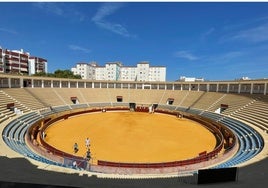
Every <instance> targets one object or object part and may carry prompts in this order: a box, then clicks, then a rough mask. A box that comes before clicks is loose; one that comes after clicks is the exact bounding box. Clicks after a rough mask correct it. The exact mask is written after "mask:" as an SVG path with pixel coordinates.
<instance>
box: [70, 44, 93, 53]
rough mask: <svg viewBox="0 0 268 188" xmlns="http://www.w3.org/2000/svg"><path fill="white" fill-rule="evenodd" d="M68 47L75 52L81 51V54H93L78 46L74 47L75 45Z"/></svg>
mask: <svg viewBox="0 0 268 188" xmlns="http://www.w3.org/2000/svg"><path fill="white" fill-rule="evenodd" d="M68 47H69V49H71V50H74V51H81V52H84V53H90V52H91V50H90V49H87V48H83V47H81V46H77V45H73V44H70V45H68Z"/></svg>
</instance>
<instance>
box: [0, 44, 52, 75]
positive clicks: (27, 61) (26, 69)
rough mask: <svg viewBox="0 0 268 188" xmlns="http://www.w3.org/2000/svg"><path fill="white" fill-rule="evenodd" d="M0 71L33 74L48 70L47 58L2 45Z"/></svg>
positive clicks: (0, 49)
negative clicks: (4, 47) (5, 47)
mask: <svg viewBox="0 0 268 188" xmlns="http://www.w3.org/2000/svg"><path fill="white" fill-rule="evenodd" d="M0 72H1V73H11V74H24V75H31V74H35V73H39V72H47V60H46V59H43V58H39V57H34V56H30V53H28V52H24V51H23V49H21V50H9V49H3V48H2V47H0Z"/></svg>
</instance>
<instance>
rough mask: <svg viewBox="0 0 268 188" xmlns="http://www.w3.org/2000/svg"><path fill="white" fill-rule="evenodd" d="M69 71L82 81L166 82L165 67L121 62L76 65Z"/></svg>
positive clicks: (144, 63) (145, 63) (146, 63)
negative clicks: (101, 64) (132, 64)
mask: <svg viewBox="0 0 268 188" xmlns="http://www.w3.org/2000/svg"><path fill="white" fill-rule="evenodd" d="M71 71H72V72H73V73H74V74H75V75H81V77H82V79H92V80H113V81H116V80H118V81H166V67H164V66H152V67H150V64H149V62H140V63H138V64H137V66H136V67H134V66H123V64H122V63H121V62H108V63H106V64H105V66H98V65H97V63H96V62H94V63H88V64H87V63H77V64H76V67H74V68H72V69H71Z"/></svg>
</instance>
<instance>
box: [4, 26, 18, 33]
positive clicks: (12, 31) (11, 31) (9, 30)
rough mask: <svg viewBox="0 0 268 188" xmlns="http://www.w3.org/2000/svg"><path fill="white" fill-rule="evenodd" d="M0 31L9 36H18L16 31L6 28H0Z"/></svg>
mask: <svg viewBox="0 0 268 188" xmlns="http://www.w3.org/2000/svg"><path fill="white" fill-rule="evenodd" d="M0 31H1V32H5V33H10V34H18V33H17V32H16V31H14V30H11V29H7V28H3V27H1V28H0Z"/></svg>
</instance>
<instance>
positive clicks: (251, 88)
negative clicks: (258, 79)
mask: <svg viewBox="0 0 268 188" xmlns="http://www.w3.org/2000/svg"><path fill="white" fill-rule="evenodd" d="M250 85H251V86H250V94H253V88H254V87H253V83H251V84H250Z"/></svg>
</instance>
